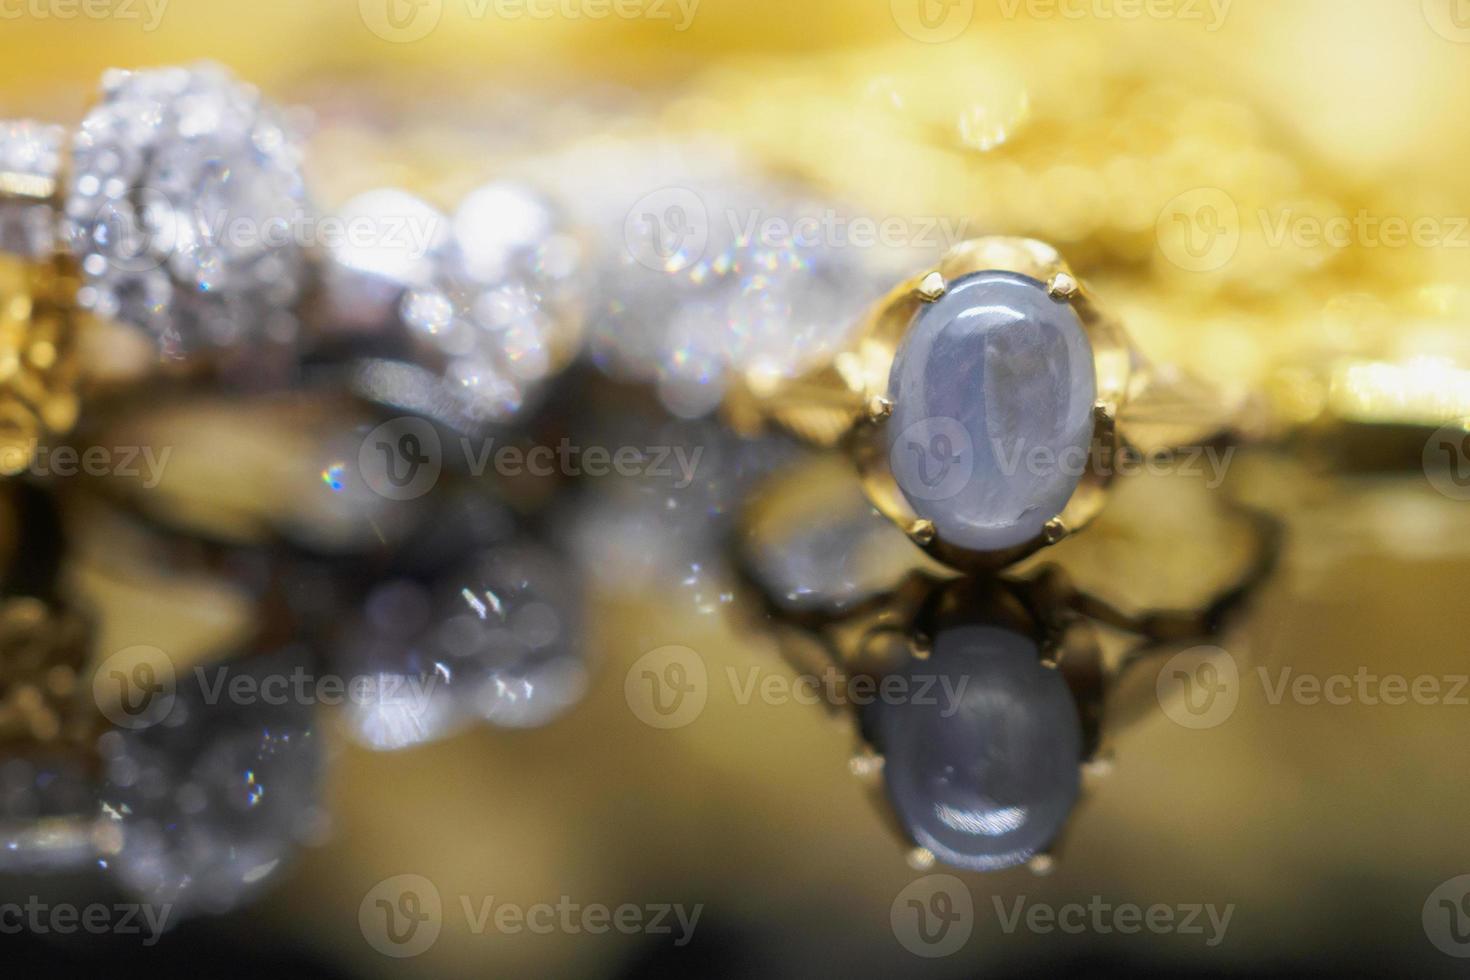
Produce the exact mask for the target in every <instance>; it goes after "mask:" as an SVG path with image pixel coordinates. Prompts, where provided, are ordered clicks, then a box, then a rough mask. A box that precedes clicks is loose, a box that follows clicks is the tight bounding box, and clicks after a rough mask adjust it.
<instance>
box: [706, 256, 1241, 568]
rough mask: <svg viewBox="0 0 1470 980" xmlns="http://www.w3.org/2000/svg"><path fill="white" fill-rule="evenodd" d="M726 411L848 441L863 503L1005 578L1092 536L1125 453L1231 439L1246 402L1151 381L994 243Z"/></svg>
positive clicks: (1079, 299) (955, 260)
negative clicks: (843, 342) (850, 339)
mask: <svg viewBox="0 0 1470 980" xmlns="http://www.w3.org/2000/svg"><path fill="white" fill-rule="evenodd" d="M745 382H746V383H745V387H744V389H743V390H742V391H738V392H736V393H734V395H733V396H732V398H731V399H730V401H729V402H728V403H727V410H728V412H729V414H730V416H731V418H732V419H733V420H735V421H736V422H737V424H740V425H746V426H748V425H751V424H758V423H759V422H760V421H766V422H770V423H774V424H776V425H778V426H780V427H782V428H785V429H788V430H790V431H792V432H793V433H795V434H797V435H799V436H802V437H803V438H805V439H807V440H809V441H812V442H815V443H817V444H819V445H828V446H831V445H839V444H840V445H843V446H844V447H845V448H847V449H848V450H849V451H850V452H851V453H852V455H853V457H854V459H855V460H856V462H857V464H858V466H859V468H860V470H861V471H862V473H863V477H864V481H865V486H866V488H867V492H868V495H869V498H870V499H871V500H872V502H873V505H874V506H875V507H877V508H878V510H880V511H881V512H882V513H884V514H885V515H887V516H888V517H889V518H890V519H891V520H893V521H894V522H896V523H897V524H898V525H899V526H900V527H901V528H902V529H903V530H904V531H906V532H907V533H908V535H909V537H910V538H911V539H912V540H913V541H914V542H915V543H916V544H918V545H919V546H920V547H922V548H923V549H924V550H925V551H926V552H928V553H929V554H930V555H931V556H933V557H934V558H936V559H938V560H939V561H941V562H943V563H945V564H947V565H950V566H952V567H956V568H964V569H987V568H999V567H1003V566H1005V565H1008V564H1011V563H1012V562H1015V561H1017V560H1019V559H1021V558H1024V557H1026V556H1027V555H1029V554H1032V553H1033V552H1035V551H1037V550H1038V549H1040V548H1043V547H1046V546H1047V545H1051V544H1055V543H1056V542H1058V541H1060V540H1062V539H1063V538H1065V537H1066V536H1067V535H1069V534H1071V533H1073V532H1075V531H1078V530H1080V529H1081V528H1083V527H1085V526H1086V525H1087V524H1088V523H1089V522H1090V521H1091V520H1092V519H1093V518H1094V517H1096V516H1097V514H1098V512H1099V511H1100V510H1101V509H1102V506H1103V503H1104V500H1105V496H1106V489H1107V486H1108V483H1109V482H1110V480H1111V479H1112V477H1113V475H1114V474H1115V472H1116V470H1117V468H1118V460H1119V459H1120V453H1121V452H1122V451H1124V450H1125V449H1126V450H1129V451H1136V452H1139V453H1157V452H1160V451H1162V450H1164V449H1165V448H1166V447H1171V446H1178V445H1185V444H1192V443H1193V444H1197V443H1198V442H1199V441H1201V440H1210V439H1215V438H1218V437H1219V436H1221V435H1222V434H1225V433H1227V432H1228V431H1229V430H1230V428H1231V425H1232V423H1233V422H1234V421H1235V420H1236V418H1237V416H1238V412H1239V409H1238V406H1232V405H1229V404H1227V403H1226V402H1225V401H1224V400H1223V399H1221V398H1220V397H1219V396H1218V395H1217V394H1216V393H1214V392H1211V391H1209V390H1208V389H1206V388H1204V387H1202V386H1199V387H1196V386H1192V385H1189V384H1183V383H1181V382H1180V379H1177V378H1176V377H1175V376H1173V375H1171V374H1170V373H1169V372H1167V371H1165V370H1161V369H1157V368H1153V367H1150V366H1149V365H1147V364H1146V363H1145V362H1144V361H1143V359H1142V358H1141V357H1140V356H1139V355H1138V353H1137V352H1136V351H1135V350H1134V349H1133V348H1132V347H1131V346H1130V344H1129V342H1128V338H1127V335H1126V333H1125V332H1124V331H1123V329H1122V327H1121V326H1120V325H1119V324H1118V323H1117V322H1116V321H1114V320H1112V319H1111V318H1109V317H1108V316H1107V315H1106V314H1104V313H1103V311H1102V310H1101V308H1100V307H1099V306H1098V305H1097V303H1096V301H1095V300H1094V299H1093V297H1092V295H1091V293H1090V292H1089V291H1088V290H1087V289H1086V288H1085V287H1084V285H1083V284H1082V283H1081V282H1080V281H1079V280H1078V278H1077V277H1076V276H1075V275H1074V274H1073V273H1072V271H1071V270H1070V269H1069V268H1068V266H1067V265H1066V263H1065V262H1064V261H1063V260H1062V258H1061V256H1060V255H1058V254H1057V252H1056V251H1055V250H1054V249H1053V248H1051V247H1050V246H1049V245H1046V244H1044V243H1042V242H1037V241H1033V240H1028V239H1016V238H986V239H977V240H974V241H970V242H966V243H964V244H962V245H959V246H957V247H956V248H954V249H952V250H951V251H950V252H949V253H947V254H946V255H945V256H944V258H943V259H942V260H941V262H940V263H939V266H938V268H936V269H934V270H933V271H930V272H926V273H923V274H921V275H918V276H915V277H914V278H912V279H911V280H909V281H907V282H905V283H903V284H901V285H900V286H899V287H898V288H897V289H895V290H894V291H893V292H891V293H890V294H889V295H888V296H887V297H886V298H885V299H883V300H881V301H880V302H879V303H878V304H877V305H876V307H874V309H873V310H872V311H871V312H870V313H869V315H868V316H867V318H866V319H865V320H864V321H863V323H862V326H861V327H860V329H859V331H858V336H857V339H856V342H855V344H854V346H853V347H851V348H850V349H849V350H847V351H844V352H842V353H840V354H838V355H837V356H836V357H835V358H834V359H833V361H832V363H831V364H830V365H829V366H827V367H825V368H824V369H822V370H821V371H820V372H817V373H815V374H812V375H809V376H807V377H804V378H801V379H798V380H796V381H795V382H792V383H784V382H781V381H780V380H775V381H773V380H772V379H770V378H764V377H757V376H749V375H748V376H747V377H746V379H745Z"/></svg>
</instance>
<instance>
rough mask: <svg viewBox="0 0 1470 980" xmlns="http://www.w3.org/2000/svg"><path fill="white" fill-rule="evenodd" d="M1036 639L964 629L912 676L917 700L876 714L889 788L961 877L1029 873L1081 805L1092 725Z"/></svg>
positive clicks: (879, 707)
mask: <svg viewBox="0 0 1470 980" xmlns="http://www.w3.org/2000/svg"><path fill="white" fill-rule="evenodd" d="M1038 653H1039V651H1038V649H1037V646H1036V643H1035V642H1034V641H1033V640H1032V639H1031V638H1030V637H1028V636H1025V635H1023V634H1021V633H1017V632H1015V631H1013V630H1009V629H1003V628H1000V627H996V626H961V627H955V628H952V629H948V630H944V631H941V632H940V633H939V635H938V636H936V637H935V642H934V652H933V655H932V656H931V657H930V658H929V659H928V660H923V661H919V660H916V661H914V662H912V663H911V664H910V666H909V667H908V669H907V674H908V681H909V685H908V687H907V688H905V689H906V690H908V691H911V692H920V691H928V692H930V696H929V697H927V698H920V697H919V696H918V695H917V693H915V696H914V697H912V698H910V699H908V700H906V701H903V702H892V703H881V702H875V703H874V710H876V711H877V715H878V717H877V719H876V722H877V723H876V725H875V726H874V731H875V734H876V735H877V737H878V740H879V743H880V748H881V749H882V750H883V756H884V764H883V773H884V779H885V781H886V782H887V787H888V796H889V799H890V800H891V801H892V803H893V806H894V809H895V810H896V811H897V813H898V817H899V819H900V820H901V821H902V823H903V825H904V827H905V828H906V829H907V830H908V832H909V835H910V836H911V837H912V838H913V839H914V842H915V843H917V844H918V845H919V846H921V847H924V848H927V849H928V850H929V851H930V852H931V853H933V854H934V856H935V857H936V858H938V859H939V860H940V861H942V862H944V863H945V864H948V865H950V866H952V867H957V868H967V869H971V870H977V871H993V870H998V869H1001V868H1009V867H1012V866H1014V865H1017V864H1022V863H1024V862H1025V861H1027V860H1028V859H1030V858H1031V857H1032V856H1033V855H1035V854H1036V853H1038V852H1039V851H1042V850H1044V849H1045V847H1046V845H1047V844H1049V843H1051V841H1052V840H1053V839H1055V838H1056V836H1057V834H1058V833H1059V832H1060V831H1061V829H1062V826H1063V825H1064V824H1065V823H1066V820H1067V817H1068V816H1069V815H1070V814H1071V812H1072V807H1073V806H1074V805H1075V804H1076V802H1077V795H1078V789H1079V785H1080V778H1081V776H1080V769H1079V766H1080V763H1081V760H1082V725H1081V721H1080V718H1079V716H1078V712H1077V707H1076V702H1075V701H1074V700H1073V699H1072V694H1071V691H1070V690H1069V689H1068V688H1067V685H1066V682H1065V681H1064V680H1063V679H1062V677H1061V675H1060V674H1059V673H1058V672H1057V671H1055V670H1049V669H1047V668H1046V667H1043V666H1042V665H1041V662H1040V658H1039V656H1038Z"/></svg>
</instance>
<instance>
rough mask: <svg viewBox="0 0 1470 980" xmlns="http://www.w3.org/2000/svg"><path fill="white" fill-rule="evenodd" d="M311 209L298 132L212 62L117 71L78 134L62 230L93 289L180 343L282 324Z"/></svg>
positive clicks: (105, 302)
mask: <svg viewBox="0 0 1470 980" xmlns="http://www.w3.org/2000/svg"><path fill="white" fill-rule="evenodd" d="M308 219H309V205H308V202H307V199H306V193H305V189H304V186H303V182H302V176H301V146H300V144H299V143H298V142H297V141H296V140H295V139H294V137H292V136H291V135H290V134H289V131H288V129H287V127H286V125H285V123H284V121H283V120H282V118H281V116H280V114H279V113H278V112H277V111H276V110H275V109H273V108H272V107H270V106H269V105H267V104H266V103H264V102H263V101H262V100H261V98H260V95H259V93H257V92H256V91H255V90H254V89H253V88H250V87H249V86H246V85H243V84H241V83H239V82H237V81H235V80H234V79H233V78H232V77H231V76H230V75H229V74H228V73H226V72H225V71H224V70H223V69H221V68H219V67H216V66H213V65H200V66H197V67H194V68H188V69H184V68H165V69H155V70H151V71H140V72H121V73H112V74H109V76H108V79H107V81H106V85H105V92H104V96H103V98H102V101H101V102H100V103H99V104H98V105H97V106H96V107H95V108H94V109H93V110H92V111H91V112H90V113H88V114H87V116H86V118H85V119H84V120H83V121H82V124H81V127H80V129H79V130H78V132H77V134H76V136H75V138H74V140H73V142H72V177H71V181H70V185H69V188H68V192H67V195H66V204H65V223H64V225H65V228H64V231H65V235H66V238H67V240H68V241H69V242H70V245H71V248H72V249H73V250H74V251H75V252H76V254H77V255H78V257H79V258H80V259H81V261H82V267H83V271H84V273H85V276H86V287H87V288H86V289H85V290H83V293H82V299H83V301H84V302H85V303H87V304H88V305H89V306H91V307H92V308H93V309H95V310H97V311H99V312H101V313H103V314H105V315H108V316H110V317H114V318H117V319H120V320H122V321H125V322H128V323H131V324H134V325H136V326H140V327H143V328H146V329H148V330H150V331H152V332H153V333H155V334H156V335H158V337H159V338H160V339H161V341H162V343H163V345H164V348H165V351H166V352H168V353H170V354H176V355H177V354H185V353H188V352H189V351H191V350H197V349H201V348H208V347H211V346H223V345H229V344H235V343H239V342H243V341H249V340H255V339H258V338H259V337H260V336H261V334H262V332H263V331H262V325H263V324H266V323H268V322H269V323H272V324H274V327H273V329H274V331H275V333H276V334H279V333H280V332H282V327H281V325H280V322H279V321H280V314H281V311H282V310H283V309H286V308H289V307H290V306H291V305H292V304H293V303H294V302H295V300H296V299H297V298H298V297H299V295H300V293H301V291H302V288H303V280H304V277H305V262H304V250H303V247H302V240H303V238H304V237H306V235H305V231H304V229H309V225H308Z"/></svg>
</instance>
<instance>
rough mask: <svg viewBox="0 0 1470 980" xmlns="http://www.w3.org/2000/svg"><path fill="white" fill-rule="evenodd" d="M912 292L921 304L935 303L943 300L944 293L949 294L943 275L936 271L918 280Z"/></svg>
mask: <svg viewBox="0 0 1470 980" xmlns="http://www.w3.org/2000/svg"><path fill="white" fill-rule="evenodd" d="M914 292H915V293H916V294H917V295H918V297H919V300H920V301H921V302H924V303H937V302H939V301H940V300H941V299H943V298H944V294H945V293H947V292H949V285H948V284H947V283H946V282H945V281H944V274H943V273H941V272H937V271H936V272H931V273H929V274H927V275H925V276H924V278H922V279H920V280H919V285H918V286H917V287H915V289H914Z"/></svg>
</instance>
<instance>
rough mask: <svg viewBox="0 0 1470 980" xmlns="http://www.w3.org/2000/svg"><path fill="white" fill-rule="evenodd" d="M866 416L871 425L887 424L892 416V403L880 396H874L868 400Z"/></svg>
mask: <svg viewBox="0 0 1470 980" xmlns="http://www.w3.org/2000/svg"><path fill="white" fill-rule="evenodd" d="M867 415H868V421H869V422H871V423H872V424H873V425H880V424H882V423H884V422H887V421H888V419H889V417H890V416H892V415H893V402H892V401H891V400H890V399H888V398H885V397H884V396H882V395H874V396H873V397H871V398H869V399H868V405H867Z"/></svg>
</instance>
